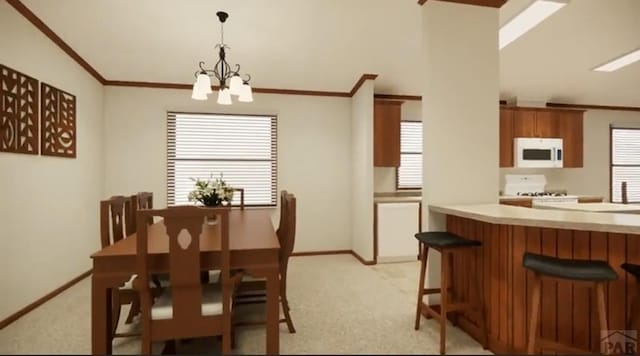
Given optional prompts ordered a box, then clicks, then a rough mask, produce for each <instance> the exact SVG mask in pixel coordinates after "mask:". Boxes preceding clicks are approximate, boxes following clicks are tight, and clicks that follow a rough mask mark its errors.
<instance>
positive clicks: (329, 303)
mask: <svg viewBox="0 0 640 356" xmlns="http://www.w3.org/2000/svg"><path fill="white" fill-rule="evenodd" d="M418 267H419V265H418V263H417V262H405V263H392V264H379V265H375V266H364V265H362V264H361V263H360V262H358V260H356V259H355V258H354V257H353V256H351V255H327V256H304V257H293V258H292V259H291V260H290V262H289V277H288V278H289V280H288V284H289V285H288V294H289V303H290V306H291V315H292V318H293V322H294V324H295V327H296V330H297V333H295V334H289V332H288V331H287V329H286V326H285V325H284V324H281V325H280V352H281V353H283V354H320V353H324V354H364V353H369V354H372V353H373V354H436V353H439V333H438V323H437V322H436V321H434V320H426V319H423V321H422V327H421V328H420V330H419V331H415V330H414V329H413V322H414V315H415V314H414V313H415V290H416V285H417V279H418ZM90 293H91V280H90V278H86V279H84V280H82V281H81V282H79V283H78V284H76V285H75V286H73V287H71V288H70V289H68V290H66V291H65V292H63V293H62V294H60V295H59V296H57V297H55V298H53V299H52V300H51V301H49V302H47V303H45V304H44V305H42V306H41V307H39V308H37V309H36V310H34V311H32V312H31V313H29V314H27V315H26V316H24V317H22V318H21V319H19V320H17V321H16V322H14V323H13V324H11V325H9V326H7V327H6V328H4V329H2V330H0V354H37V353H64V354H88V353H90V352H91V313H90ZM242 308H243V309H241V308H238V309H237V310H236V312H237V313H238V316H239V317H242V318H260V317H261V312H262V308H263V305H259V304H258V305H249V306H243V307H242ZM122 313H123V315H122V316H121V325H120V326H119V331H120V332H122V331H127V330H129V329H135V328H137V327H139V325H138V324H137V323H136V321H137V320H136V321H134V323H132V324H130V325H124V319H125V318H126V315H127V309H126V307H125V308H123V310H122ZM236 330H237V331H236V344H237V345H236V349H235V350H234V352H236V353H239V354H262V353H264V350H265V330H264V327H261V326H248V327H241V328H237V329H236ZM447 336H448V337H447V353H448V354H490V352H489V351H487V350H483V349H482V347H481V346H480V345H479V344H478V343H477V342H475V341H474V340H473V339H471V337H469V336H468V335H466V334H465V333H463V332H462V331H460V330H459V329H457V328H453V327H452V326H450V325H449V328H448V332H447ZM162 346H163V345H162V344H160V343H159V344H154V353H160V352H161V350H162ZM215 350H219V345H218V341H217V339H216V338H208V339H198V340H191V341H189V340H187V341H182V342H179V343H178V345H177V352H178V353H181V354H182V353H199V354H202V353H213V352H216V351H215ZM113 353H114V354H137V353H140V341H139V339H138V338H132V337H130V338H118V339H115V341H114V347H113Z"/></svg>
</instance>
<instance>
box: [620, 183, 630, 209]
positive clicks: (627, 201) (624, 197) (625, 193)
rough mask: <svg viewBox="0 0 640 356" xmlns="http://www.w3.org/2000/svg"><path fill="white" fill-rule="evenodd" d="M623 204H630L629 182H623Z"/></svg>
mask: <svg viewBox="0 0 640 356" xmlns="http://www.w3.org/2000/svg"><path fill="white" fill-rule="evenodd" d="M621 189H622V204H629V197H628V196H627V182H622V187H621Z"/></svg>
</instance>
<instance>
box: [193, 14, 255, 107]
mask: <svg viewBox="0 0 640 356" xmlns="http://www.w3.org/2000/svg"><path fill="white" fill-rule="evenodd" d="M216 15H217V16H218V19H219V20H220V29H221V30H220V33H221V36H220V38H221V39H220V43H219V44H217V45H216V49H218V61H217V62H216V64H215V66H214V67H213V68H212V69H207V68H205V63H204V62H202V61H201V62H200V63H199V64H198V67H200V68H199V69H198V70H197V71H196V72H195V74H194V76H195V77H196V81H195V83H194V84H193V91H192V93H191V99H194V100H207V99H208V96H207V95H209V94H212V93H213V90H212V89H211V85H212V83H211V78H212V77H213V78H215V79H216V80H217V81H218V85H217V87H218V100H217V102H218V104H220V105H231V103H232V101H231V98H232V96H237V97H238V101H241V102H246V103H250V102H252V101H253V93H252V90H251V86H250V85H249V81H250V80H251V76H250V75H248V74H247V75H246V77H247V79H243V78H242V77H241V76H240V65H239V64H236V65H235V70H232V69H231V65H229V63H227V60H226V55H227V53H226V49H228V48H229V46H227V45H226V44H225V43H224V27H223V26H224V22H225V21H226V20H227V18H228V17H229V14H227V13H226V12H223V11H218V12H217V13H216Z"/></svg>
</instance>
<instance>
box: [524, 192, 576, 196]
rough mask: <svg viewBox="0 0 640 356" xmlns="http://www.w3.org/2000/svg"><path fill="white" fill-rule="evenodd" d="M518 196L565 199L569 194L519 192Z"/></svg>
mask: <svg viewBox="0 0 640 356" xmlns="http://www.w3.org/2000/svg"><path fill="white" fill-rule="evenodd" d="M518 195H520V196H524V197H564V196H566V195H567V193H557V192H556V193H551V192H519V193H518Z"/></svg>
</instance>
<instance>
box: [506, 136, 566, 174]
mask: <svg viewBox="0 0 640 356" xmlns="http://www.w3.org/2000/svg"><path fill="white" fill-rule="evenodd" d="M513 146H514V148H515V152H514V156H513V161H514V165H515V167H518V168H562V158H563V153H564V152H563V147H562V139H561V138H533V137H516V138H514V145H513Z"/></svg>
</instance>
